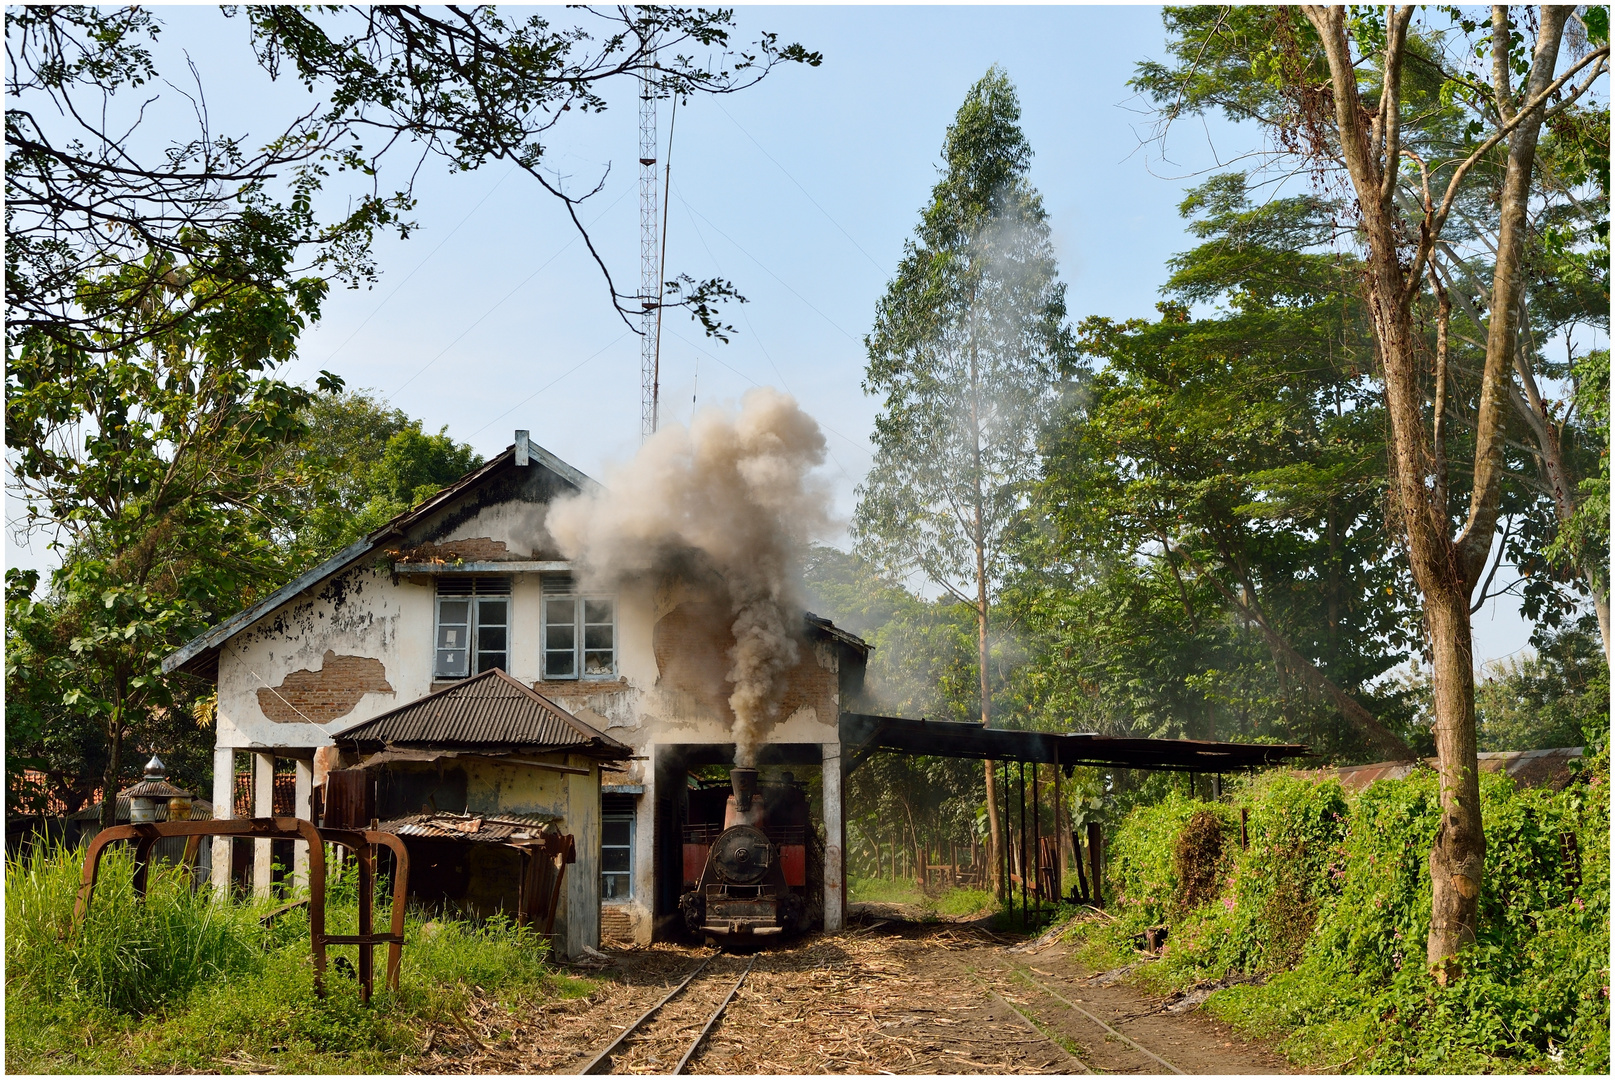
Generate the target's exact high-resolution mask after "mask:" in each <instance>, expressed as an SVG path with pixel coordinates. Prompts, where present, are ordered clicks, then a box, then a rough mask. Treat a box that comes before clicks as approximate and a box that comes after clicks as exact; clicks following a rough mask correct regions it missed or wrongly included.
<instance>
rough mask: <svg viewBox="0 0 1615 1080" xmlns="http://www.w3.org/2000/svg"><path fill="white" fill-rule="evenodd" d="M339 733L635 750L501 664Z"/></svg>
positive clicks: (358, 738)
mask: <svg viewBox="0 0 1615 1080" xmlns="http://www.w3.org/2000/svg"><path fill="white" fill-rule="evenodd" d="M334 738H335V739H336V740H337V742H338V743H343V744H357V743H368V744H377V743H379V744H382V745H385V746H503V747H513V746H520V747H524V748H530V749H533V750H576V751H578V752H579V753H585V754H593V755H595V756H599V757H610V758H621V757H627V756H629V755H630V754H631V753H632V751H631V750H630V749H629V748H628V747H626V746H624V745H623V744H622V743H620V742H618V741H617V740H616V739H613V738H611V737H610V736H608V735H606V734H605V733H603V732H601V731H598V730H596V729H595V728H593V727H590V726H589V725H588V724H586V723H584V722H583V721H582V720H579V719H578V718H577V717H575V716H573V715H572V714H571V713H569V712H567V711H566V710H565V709H563V708H561V707H560V706H559V705H557V704H555V702H553V701H551V700H550V699H549V698H547V697H545V696H544V695H543V694H540V693H539V692H538V691H537V690H534V689H533V688H532V687H530V686H526V685H524V684H523V683H520V682H517V681H516V680H515V679H513V678H511V677H510V676H509V675H507V674H505V672H504V671H502V670H500V669H499V668H492V669H490V670H488V671H484V672H481V673H479V674H477V675H473V676H472V677H471V678H469V679H466V680H464V681H462V682H459V683H456V684H455V685H453V686H451V687H448V688H447V689H444V690H439V691H438V692H437V693H435V694H428V695H426V696H425V697H423V698H419V699H417V700H415V701H412V702H410V703H409V704H407V705H401V706H399V707H398V708H396V709H393V710H391V711H390V712H384V713H382V714H381V715H380V716H377V717H373V718H372V719H369V720H365V721H363V722H361V723H358V724H355V725H354V726H353V727H350V728H348V729H346V730H344V731H341V732H338V733H337V734H336V735H335V736H334Z"/></svg>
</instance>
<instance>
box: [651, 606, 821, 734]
mask: <svg viewBox="0 0 1615 1080" xmlns="http://www.w3.org/2000/svg"><path fill="white" fill-rule="evenodd" d="M733 625H734V613H733V612H732V611H731V610H730V609H729V608H728V606H727V605H724V604H714V603H710V602H706V601H694V600H692V601H686V602H685V603H682V604H680V605H679V606H678V607H676V608H674V609H673V610H672V611H670V612H668V613H667V614H666V615H664V616H662V617H661V618H660V619H659V620H657V623H656V629H655V631H654V632H653V634H652V637H651V649H652V651H654V652H655V654H656V668H657V670H658V671H659V672H660V673H661V679H660V680H659V681H660V684H661V685H662V686H663V687H665V688H667V689H670V690H674V691H678V692H680V693H684V694H688V695H690V696H691V697H692V698H694V699H695V700H696V701H698V702H700V703H701V704H702V705H704V706H706V707H707V708H708V709H711V710H712V711H713V712H714V713H716V714H717V715H718V716H719V717H721V718H722V720H723V722H724V723H725V724H732V723H734V719H735V714H734V710H733V709H731V708H730V707H729V695H730V694H732V693H734V689H735V687H734V684H733V683H731V682H729V681H728V679H727V678H726V676H727V675H728V673H729V666H730V661H729V655H728V654H729V650H730V649H732V648H734V645H735V636H734V632H733V630H732V629H731V628H732V627H733ZM797 648H798V650H799V651H800V658H799V659H798V661H797V663H796V666H795V667H793V668H792V669H791V670H790V671H789V672H787V673H786V677H785V691H784V693H783V694H782V695H781V696H780V702H779V713H778V714H777V715H778V718H779V719H782V720H783V719H784V718H785V717H787V716H790V715H791V714H792V713H794V712H795V711H796V710H798V709H800V708H802V707H803V706H804V705H811V706H813V708H814V709H815V710H817V711H818V714H819V717H820V718H821V719H825V718H828V719H830V720H831V721H834V719H835V716H836V708H835V694H836V692H837V689H838V686H837V677H836V673H835V672H834V671H832V670H829V669H827V668H824V667H821V666H820V665H819V661H818V658H817V656H816V655H815V650H814V646H813V643H812V642H810V641H808V640H806V639H805V638H798V639H797Z"/></svg>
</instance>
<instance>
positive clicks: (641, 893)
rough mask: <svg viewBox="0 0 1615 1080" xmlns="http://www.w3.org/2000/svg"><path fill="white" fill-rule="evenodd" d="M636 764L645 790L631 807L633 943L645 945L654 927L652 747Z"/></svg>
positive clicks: (654, 813)
mask: <svg viewBox="0 0 1615 1080" xmlns="http://www.w3.org/2000/svg"><path fill="white" fill-rule="evenodd" d="M643 752H644V754H645V755H646V760H645V761H643V762H641V763H639V764H640V765H641V766H642V767H641V768H640V769H639V777H640V783H641V785H643V787H644V788H645V790H644V793H643V794H641V795H640V796H639V799H638V801H637V803H636V804H635V806H634V900H633V904H632V905H631V910H632V911H633V912H634V943H635V944H636V945H649V944H650V943H651V938H652V936H653V934H654V933H655V924H656V768H655V763H656V744H655V743H651V744H650V745H649V746H647V747H645V749H644V751H643Z"/></svg>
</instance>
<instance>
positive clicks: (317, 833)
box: [73, 817, 409, 1001]
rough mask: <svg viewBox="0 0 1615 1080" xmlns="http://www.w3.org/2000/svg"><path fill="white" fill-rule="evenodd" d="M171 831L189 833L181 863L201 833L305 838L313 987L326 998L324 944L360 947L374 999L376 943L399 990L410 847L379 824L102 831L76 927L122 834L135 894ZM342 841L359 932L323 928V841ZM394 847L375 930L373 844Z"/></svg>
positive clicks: (285, 821)
mask: <svg viewBox="0 0 1615 1080" xmlns="http://www.w3.org/2000/svg"><path fill="white" fill-rule="evenodd" d="M170 836H185V837H189V838H190V839H189V840H188V841H187V842H186V844H185V855H184V860H183V861H184V864H185V865H187V866H190V865H194V863H195V859H196V855H197V853H198V850H199V849H200V847H201V842H202V837H204V836H227V837H232V838H234V837H250V838H253V839H271V840H276V839H279V840H302V841H303V842H305V843H307V844H308V880H309V900H308V927H309V943H310V945H311V947H312V949H313V953H314V993H315V994H317V995H319V996H320V997H324V996H325V950H326V947H327V946H328V945H357V946H358V947H359V987H360V994H361V996H362V997H363V1000H365V1001H369V1000H370V997H371V993H372V990H373V989H374V986H375V959H374V957H375V947H376V946H377V945H386V946H387V983H386V985H387V987H388V988H389V989H392V990H397V989H398V982H399V967H400V962H401V960H402V958H403V948H404V904H405V900H406V898H407V897H408V894H409V850H408V849H407V848H405V846H404V843H403V841H402V840H401V839H400V838H399V837H397V836H395V835H393V834H392V833H387V832H381V831H379V830H375V829H322V828H320V827H319V826H317V825H315V824H314V823H313V822H312V821H307V820H305V819H303V818H295V817H272V818H226V819H224V820H215V821H153V822H141V823H139V824H131V825H117V826H114V827H113V828H110V829H103V830H102V831H101V832H99V833H97V834H96V836H95V839H93V840H91V841H90V847H89V850H88V851H87V852H85V855H84V872H83V875H82V876H81V877H80V879H79V889H78V897H77V899H76V900H75V901H74V903H73V925H74V928H75V929H76V928H78V927H79V926H81V925H83V922H84V919H85V916H87V915H88V914H89V910H90V901H91V900H92V899H93V897H94V895H95V884H96V880H97V878H98V877H99V876H100V873H101V857H102V856H103V855H104V854H105V853H106V849H107V848H108V847H109V846H111V845H112V844H115V843H117V842H118V841H120V840H133V841H134V842H135V874H134V891H135V897H136V898H137V899H144V898H145V895H146V877H147V870H148V868H149V867H150V864H151V849H152V846H153V845H155V844H156V843H157V841H159V840H162V839H164V838H166V837H170ZM326 844H337V845H339V846H341V847H345V848H349V849H351V850H352V851H353V852H354V855H355V861H356V862H357V863H358V866H359V932H358V933H357V934H327V933H326V932H325V845H326ZM378 844H380V845H383V846H385V847H387V848H388V849H390V850H391V851H392V853H393V859H394V863H393V866H394V872H393V903H392V919H391V927H390V932H389V933H385V934H378V933H376V932H375V925H374V900H375V869H376V862H375V860H376V853H375V848H376V845H378Z"/></svg>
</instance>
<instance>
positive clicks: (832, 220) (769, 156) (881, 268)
mask: <svg viewBox="0 0 1615 1080" xmlns="http://www.w3.org/2000/svg"><path fill="white" fill-rule="evenodd" d="M712 103H713V104H714V105H716V106H718V110H719V111H720V112H722V113H723V115H725V116H728V117H729V122H730V123H731V124H733V125H735V127H737V128H740V133H741V134H742V135H744V136H746V138H748V139H751V144H752V145H753V146H755V147H756V148H757V149H758V150H761V151H762V153H763V157H765V158H767V159H768V160H769V161H773V162H774V168H776V169H778V170H779V171H780V172H782V173H784V174H785V179H787V180H789V181H790V182H791V183H793V184H795V185H796V190H798V191H800V192H801V193H802V194H803V195H806V196H807V201H808V202H810V203H812V204H813V206H814V208H815V209H816V210H818V211H819V213H821V214H823V215H824V217H825V220H826V221H828V222H829V223H830V224H832V225H834V226H835V227H836V228H837V229H841V235H842V236H845V237H846V238H847V242H848V243H850V244H851V245H852V246H853V247H855V248H857V249H858V253H859V254H860V255H862V256H863V257H864V258H866V259H868V260H869V265H870V266H873V267H874V268H875V269H876V270H879V271H880V272H881V273H882V274H884V273H885V272H886V268H885V267H884V266H882V265H880V263H878V262H876V261H875V257H874V256H873V255H871V254H869V252H867V251H865V250H864V248H863V245H862V244H860V243H858V241H857V240H854V239H853V237H852V233H850V232H848V231H847V230H846V229H843V228H841V222H839V221H837V220H836V219H835V218H833V217H831V216H830V211H828V210H826V209H825V208H824V207H822V206H820V205H819V200H817V199H815V198H814V197H813V196H812V194H810V193H809V192H808V189H807V188H805V187H803V186H802V182H801V181H800V180H798V179H797V178H796V177H794V176H792V175H791V172H790V170H789V169H787V168H786V167H785V166H783V165H781V164H780V163H779V162H778V161H775V160H774V155H773V154H770V153H769V152H768V151H767V150H766V149H765V148H764V147H763V144H762V143H760V142H758V141H757V140H756V139H754V138H752V134H751V132H749V131H747V130H746V129H745V128H743V127H741V126H740V121H739V120H736V119H735V118H734V117H733V116H729V110H728V109H725V108H724V107H723V102H721V101H718V100H717V99H716V98H714V99H713V102H712Z"/></svg>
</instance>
